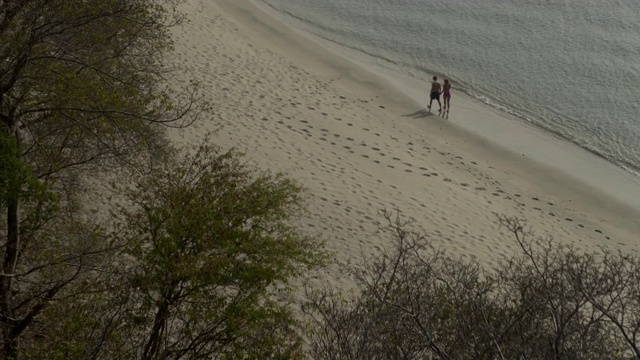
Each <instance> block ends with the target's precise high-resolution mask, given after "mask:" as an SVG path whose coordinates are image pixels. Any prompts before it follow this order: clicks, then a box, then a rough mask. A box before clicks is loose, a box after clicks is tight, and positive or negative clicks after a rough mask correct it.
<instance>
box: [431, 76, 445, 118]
mask: <svg viewBox="0 0 640 360" xmlns="http://www.w3.org/2000/svg"><path fill="white" fill-rule="evenodd" d="M441 89H442V85H440V83H439V82H438V77H437V76H434V77H433V82H432V83H431V94H430V98H431V99H430V100H429V111H431V103H432V102H433V100H438V106H440V109H439V110H438V111H442V104H440V93H441Z"/></svg>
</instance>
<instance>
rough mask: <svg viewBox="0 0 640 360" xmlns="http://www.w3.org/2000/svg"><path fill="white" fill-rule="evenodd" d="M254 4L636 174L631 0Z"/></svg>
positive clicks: (635, 24)
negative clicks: (447, 85)
mask: <svg viewBox="0 0 640 360" xmlns="http://www.w3.org/2000/svg"><path fill="white" fill-rule="evenodd" d="M253 1H254V2H255V3H256V4H257V5H258V6H260V7H261V8H264V9H266V10H267V11H268V12H269V13H271V14H272V15H274V16H276V17H277V18H278V19H280V20H281V21H283V22H284V23H286V24H287V25H289V26H291V27H292V28H294V29H297V30H299V31H302V32H305V33H309V34H312V35H314V36H315V37H318V38H320V39H323V40H326V41H329V42H331V43H332V44H335V45H338V46H340V47H344V48H345V49H348V50H349V52H350V53H354V54H361V55H362V56H366V57H368V58H372V59H375V62H376V64H377V65H379V66H383V67H386V68H388V69H390V70H391V71H395V72H398V73H401V74H403V75H410V76H412V77H414V78H417V79H422V80H425V81H427V80H428V79H429V78H430V77H431V76H432V75H433V74H437V75H440V76H441V77H448V78H450V79H451V80H452V83H453V86H454V96H455V92H456V91H463V92H465V93H467V94H469V95H471V96H473V97H475V98H476V99H478V100H479V101H483V102H485V103H487V104H490V105H492V106H495V107H498V108H500V109H501V110H503V111H506V112H509V113H511V114H512V115H515V116H517V117H518V118H519V119H520V121H527V122H529V123H531V124H533V125H535V126H538V127H541V128H543V129H545V130H547V131H550V132H553V133H555V134H557V135H559V136H561V137H563V138H566V139H567V140H569V141H572V142H574V143H576V144H578V145H579V146H581V147H584V148H586V149H588V150H590V151H592V152H594V153H596V154H598V155H600V156H602V157H604V158H606V159H607V160H609V161H611V162H613V163H615V164H616V165H618V166H621V167H623V168H625V169H626V170H628V171H630V172H632V173H634V174H635V175H640V1H638V0H495V1H491V0H486V1H485V0H447V1H440V0H253ZM452 103H453V102H452ZM453 106H454V107H453V110H452V111H455V103H453Z"/></svg>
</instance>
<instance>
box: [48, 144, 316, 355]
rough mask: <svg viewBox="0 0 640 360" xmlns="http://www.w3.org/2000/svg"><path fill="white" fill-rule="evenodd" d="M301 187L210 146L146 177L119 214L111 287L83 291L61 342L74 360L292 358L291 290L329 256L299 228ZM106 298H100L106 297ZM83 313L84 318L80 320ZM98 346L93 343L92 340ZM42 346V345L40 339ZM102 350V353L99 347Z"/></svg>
mask: <svg viewBox="0 0 640 360" xmlns="http://www.w3.org/2000/svg"><path fill="white" fill-rule="evenodd" d="M300 191H301V189H300V187H299V186H298V185H297V184H296V183H294V182H293V181H291V180H289V179H287V178H285V177H283V175H281V174H276V175H272V174H268V173H261V172H258V171H256V170H254V169H252V168H250V167H248V166H246V165H243V164H242V163H241V162H240V161H239V159H238V156H237V154H235V153H233V152H228V153H222V154H221V153H219V151H218V150H217V149H216V148H215V147H212V146H208V145H207V146H203V147H201V148H200V149H199V150H198V151H197V152H196V153H195V155H185V156H182V157H179V158H177V159H173V160H168V161H167V162H166V163H165V164H164V165H163V166H162V167H159V168H158V169H156V170H155V171H154V172H153V173H151V174H150V175H144V176H138V180H137V181H136V182H135V185H134V186H133V187H132V188H131V189H130V190H129V191H128V193H129V197H130V200H131V203H132V204H133V206H127V207H123V208H122V209H119V210H118V211H117V212H116V214H117V218H118V219H119V224H120V226H119V228H118V230H117V231H115V233H114V234H113V238H114V239H118V240H117V242H118V243H121V244H127V246H126V247H125V248H123V250H122V252H121V253H120V254H119V255H117V256H116V258H119V259H120V260H119V261H118V260H117V259H115V261H114V263H113V270H112V273H111V274H110V275H109V278H110V279H111V283H112V284H113V285H112V286H108V288H109V291H106V292H101V293H96V294H95V295H93V296H90V297H88V298H85V299H83V300H81V301H77V302H76V304H77V305H73V306H70V305H69V304H68V305H67V306H66V307H67V308H69V307H71V308H73V309H74V311H73V312H74V313H75V315H74V316H76V317H77V318H72V319H71V320H70V321H69V322H65V324H62V325H60V326H61V327H62V328H64V329H66V331H67V332H66V333H65V338H66V342H65V343H57V344H56V346H58V352H59V353H60V354H64V355H65V356H67V357H69V356H70V355H69V354H73V356H72V357H75V358H85V357H90V356H89V355H88V354H94V355H92V356H95V358H106V359H113V358H119V359H123V358H131V359H182V358H188V359H192V358H229V359H231V358H233V359H242V358H253V359H267V358H293V357H296V354H299V352H300V349H299V346H300V339H299V337H298V336H297V335H296V331H295V325H296V321H295V320H294V317H293V315H292V313H291V307H290V305H289V300H288V294H289V293H290V292H291V291H292V290H293V281H294V280H295V279H296V278H297V277H298V276H300V275H302V274H304V273H306V272H307V271H309V270H311V269H313V268H316V267H317V266H319V265H321V264H322V263H323V262H324V259H325V255H324V253H323V251H322V243H321V242H319V241H317V240H315V239H313V238H309V237H305V236H301V235H300V234H299V233H298V231H297V230H296V228H295V227H294V225H293V222H292V220H294V219H295V218H296V217H298V216H299V215H300V214H301V213H302V212H303V208H302V205H303V198H302V194H301V192H300ZM101 304H102V305H101ZM78 318H80V319H81V320H80V321H81V322H82V323H83V324H85V326H83V327H82V328H75V329H74V328H73V323H75V322H77V319H78ZM96 344H97V345H98V347H96V346H95V345H96ZM38 348H42V346H38ZM92 358H94V357H92Z"/></svg>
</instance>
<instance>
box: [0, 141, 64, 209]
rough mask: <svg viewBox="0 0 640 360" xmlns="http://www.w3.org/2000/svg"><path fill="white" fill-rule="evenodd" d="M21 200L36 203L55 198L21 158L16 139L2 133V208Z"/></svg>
mask: <svg viewBox="0 0 640 360" xmlns="http://www.w3.org/2000/svg"><path fill="white" fill-rule="evenodd" d="M19 199H32V200H36V201H46V200H53V199H54V197H53V196H52V194H51V193H50V192H48V190H47V189H46V186H45V185H44V184H42V182H40V181H38V179H37V178H36V177H35V176H34V175H33V173H32V171H31V167H30V166H29V164H27V163H26V162H25V161H24V160H23V159H22V157H21V156H20V149H19V148H18V144H17V141H16V140H15V138H13V137H10V136H8V135H7V134H6V132H4V131H2V132H0V208H4V207H6V206H7V204H8V203H9V202H16V201H18V200H19Z"/></svg>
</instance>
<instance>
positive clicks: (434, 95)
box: [431, 91, 440, 100]
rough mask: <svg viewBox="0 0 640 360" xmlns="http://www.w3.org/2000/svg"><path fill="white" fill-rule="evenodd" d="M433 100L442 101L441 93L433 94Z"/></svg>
mask: <svg viewBox="0 0 640 360" xmlns="http://www.w3.org/2000/svg"><path fill="white" fill-rule="evenodd" d="M431 100H440V93H439V92H437V91H434V92H432V93H431Z"/></svg>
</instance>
